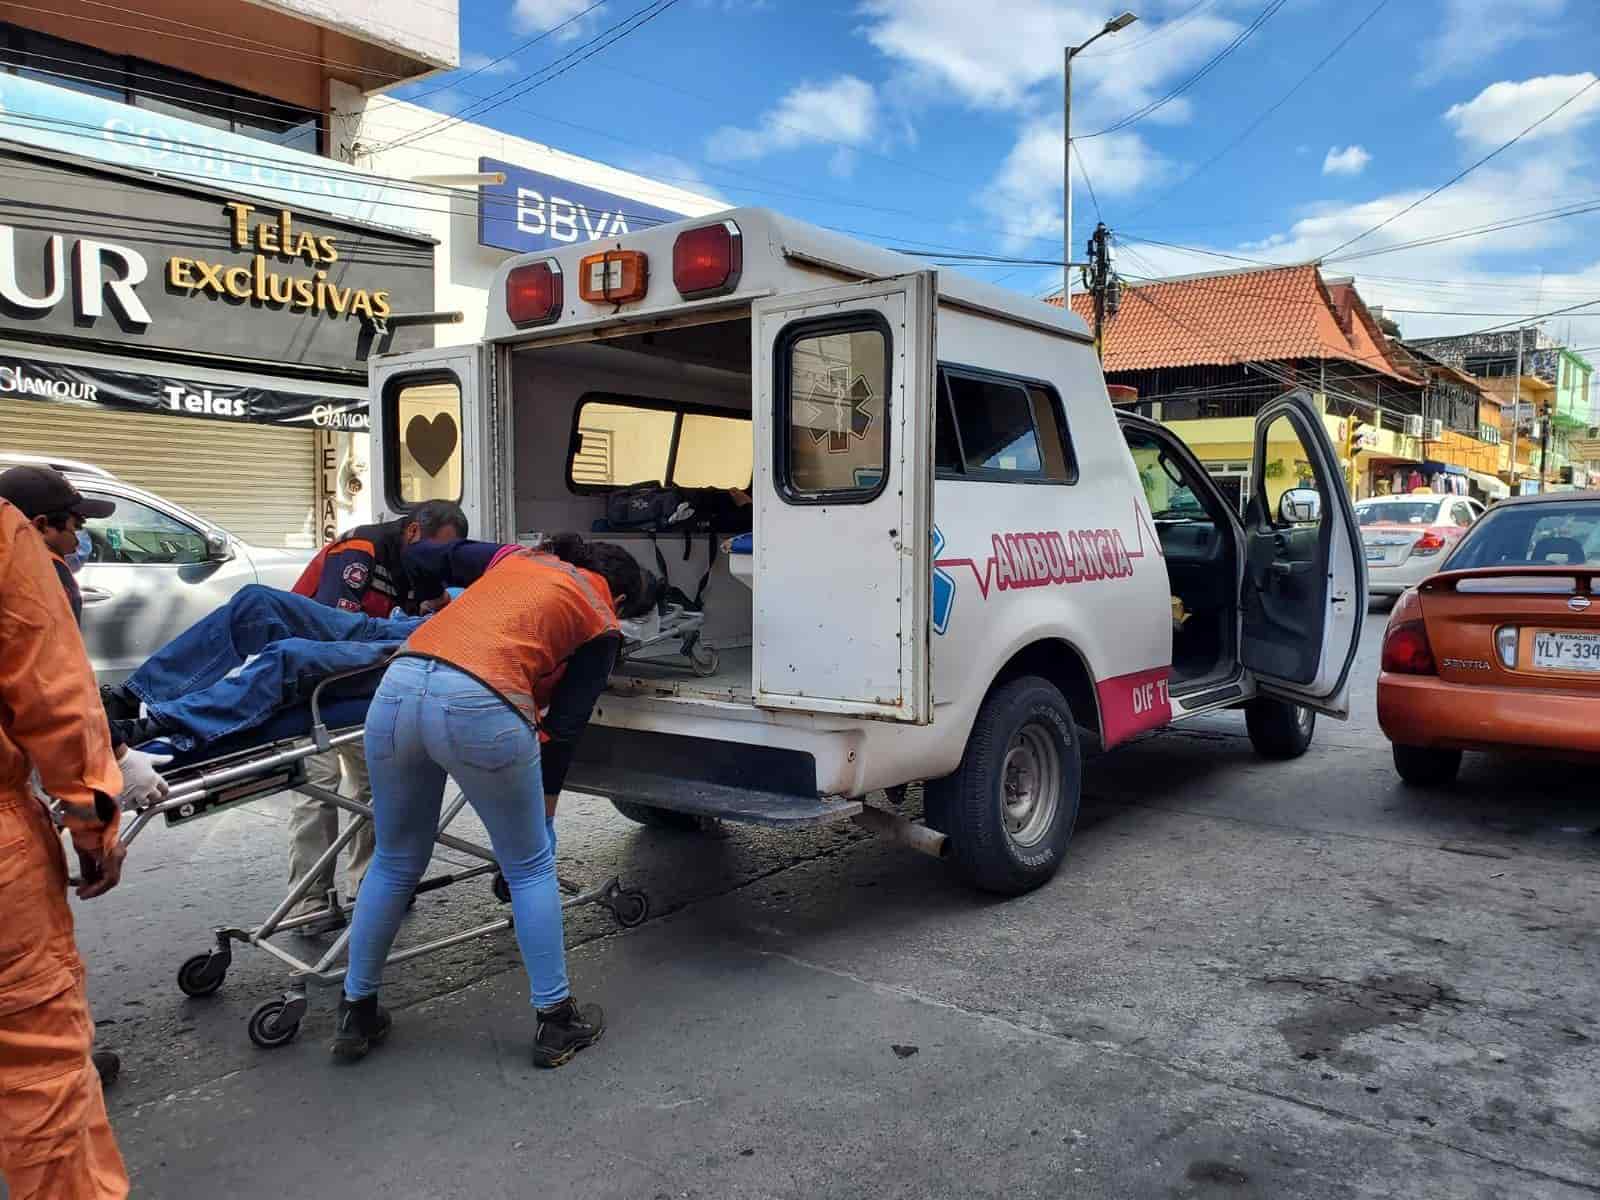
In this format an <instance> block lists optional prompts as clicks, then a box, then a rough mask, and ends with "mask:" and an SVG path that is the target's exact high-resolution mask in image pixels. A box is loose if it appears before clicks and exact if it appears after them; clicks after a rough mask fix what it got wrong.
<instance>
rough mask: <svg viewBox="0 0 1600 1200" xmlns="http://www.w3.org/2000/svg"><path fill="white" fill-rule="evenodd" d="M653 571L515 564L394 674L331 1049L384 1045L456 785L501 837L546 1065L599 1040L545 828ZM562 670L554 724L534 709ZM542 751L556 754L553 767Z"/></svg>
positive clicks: (472, 592)
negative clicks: (449, 785) (395, 955)
mask: <svg viewBox="0 0 1600 1200" xmlns="http://www.w3.org/2000/svg"><path fill="white" fill-rule="evenodd" d="M647 590H648V589H647V587H646V584H645V580H644V572H643V571H642V570H641V569H640V567H639V564H638V563H637V562H635V561H634V559H633V558H632V556H630V555H629V554H628V553H627V552H626V551H624V550H622V549H620V548H618V547H616V546H611V545H607V544H605V543H594V544H590V543H586V542H585V541H584V540H583V539H582V538H580V537H578V536H577V535H576V534H563V535H561V536H559V537H557V538H555V539H554V540H553V541H552V542H551V543H550V545H549V548H548V550H545V551H535V550H511V551H509V552H507V553H504V554H502V555H501V556H500V557H499V559H498V561H496V562H495V563H494V564H493V566H492V567H490V568H489V569H488V570H487V571H485V572H484V573H483V575H482V577H481V578H480V579H478V581H477V582H475V583H473V584H472V585H471V586H470V587H468V588H467V590H466V591H465V592H463V593H462V594H461V595H460V597H458V598H457V599H455V600H453V601H451V603H450V604H449V606H448V607H447V608H445V609H443V610H442V611H441V612H440V613H439V614H438V615H437V616H435V617H432V618H431V619H429V620H428V621H427V622H426V623H425V624H424V625H423V626H422V627H421V628H420V629H418V630H417V632H416V633H414V634H412V635H411V639H410V640H409V641H408V642H407V643H406V645H405V649H404V650H402V651H401V656H400V657H399V658H397V659H396V660H395V662H394V664H393V665H392V666H390V668H389V670H388V672H387V674H385V676H384V679H383V683H382V684H380V685H379V687H378V694H377V696H376V697H374V698H373V701H372V707H371V709H370V710H369V711H368V714H367V761H368V764H369V767H370V769H371V772H372V784H373V822H374V824H375V826H376V827H377V841H378V849H377V853H376V855H374V857H373V860H372V870H371V872H370V873H369V874H368V877H367V881H366V884H365V886H363V887H362V889H361V891H360V892H359V893H358V895H357V896H356V912H355V919H354V921H353V922H352V924H351V932H350V965H349V971H348V973H347V974H346V976H345V983H344V997H343V998H342V999H341V1001H340V1003H339V1021H338V1027H337V1032H336V1036H335V1039H334V1042H333V1046H332V1049H333V1052H334V1054H335V1055H338V1056H339V1057H341V1058H360V1057H361V1056H362V1055H364V1054H366V1052H367V1050H368V1049H369V1048H370V1047H371V1046H372V1045H373V1044H374V1043H376V1042H379V1041H381V1040H383V1038H384V1037H385V1036H387V1034H388V1032H389V1027H390V1019H389V1014H388V1013H387V1012H386V1011H385V1010H384V1009H382V1008H380V1007H379V1006H378V995H377V993H378V982H379V976H380V974H381V972H382V970H383V964H384V960H385V959H386V958H387V957H388V953H389V947H390V945H391V944H392V943H393V941H394V936H395V931H396V930H397V929H398V928H399V925H400V919H401V917H402V915H403V914H404V912H405V909H406V904H407V902H408V901H409V900H410V898H411V894H412V891H413V889H414V888H415V887H416V885H417V882H418V881H419V880H420V879H421V878H422V873H423V871H424V870H425V869H426V867H427V865H428V859H429V857H430V856H431V854H432V849H433V838H434V832H435V830H436V829H437V827H438V822H439V809H440V805H441V803H442V800H443V796H444V785H445V777H446V776H447V775H448V776H449V777H450V778H452V779H454V780H455V781H456V783H457V784H458V785H459V786H460V788H461V791H462V793H463V794H464V795H465V796H466V798H467V800H468V801H469V802H470V803H471V805H472V807H473V809H474V810H475V811H476V812H477V814H478V816H479V818H480V819H481V820H482V821H483V824H484V826H485V828H486V829H487V830H488V832H489V841H490V844H491V845H492V846H493V847H494V853H495V858H496V859H497V860H498V861H499V863H500V870H501V873H502V874H503V875H504V877H505V880H506V883H507V884H508V885H509V887H510V890H511V908H512V913H513V917H514V921H515V927H516V932H517V943H518V945H519V947H520V948H521V951H522V961H523V966H524V967H525V968H526V970H527V973H528V979H529V983H530V985H531V991H532V997H531V998H532V1002H533V1005H534V1008H535V1010H536V1021H537V1028H536V1032H535V1034H534V1047H533V1061H534V1065H535V1066H540V1067H559V1066H561V1065H562V1064H563V1063H565V1062H567V1061H568V1060H569V1059H570V1058H571V1057H572V1056H573V1055H574V1054H576V1053H577V1052H578V1051H579V1050H581V1049H583V1048H584V1047H585V1046H590V1045H592V1044H594V1043H595V1042H596V1041H598V1040H599V1038H600V1035H601V1033H602V1031H603V1030H604V1027H605V1018H604V1015H603V1014H602V1012H601V1011H600V1009H599V1007H598V1006H596V1005H584V1006H583V1007H581V1008H580V1007H579V1006H578V1004H577V1002H576V1001H575V1000H574V999H573V998H572V994H571V992H570V990H569V989H568V986H567V974H566V960H565V951H564V948H563V945H562V929H561V894H560V891H559V890H558V888H557V884H556V873H555V854H554V851H553V849H552V847H551V844H550V838H549V835H548V832H547V830H546V826H545V822H544V819H543V818H544V812H545V807H546V804H547V803H548V800H549V798H552V797H554V796H556V795H559V793H560V791H561V785H562V782H563V780H564V779H565V778H566V774H567V767H568V765H569V764H570V762H571V760H572V754H573V750H574V748H575V745H576V742H577V739H578V737H579V735H580V734H581V733H582V732H583V728H584V726H585V725H586V724H587V723H588V720H589V715H590V713H591V711H592V710H593V708H594V704H595V701H596V700H597V699H598V698H599V696H600V692H601V691H602V690H603V689H604V687H605V684H606V678H607V677H608V676H609V675H610V673H611V665H612V662H613V661H614V659H615V657H616V653H617V647H618V644H619V643H620V641H621V634H620V631H619V629H618V625H617V618H618V616H619V615H620V616H624V617H628V616H633V615H636V614H637V613H638V611H639V609H640V607H641V605H642V604H648V601H647V600H644V599H643V597H645V595H646V593H647ZM563 666H564V667H565V670H564V672H563V673H562V676H561V681H560V683H558V684H557V685H556V686H555V688H554V691H553V693H552V694H551V698H550V707H549V711H548V712H547V714H546V715H545V716H544V717H543V718H542V719H541V718H539V717H538V715H537V714H536V712H535V704H536V701H535V699H534V697H535V696H537V695H539V694H540V693H541V691H543V690H544V686H543V685H544V684H545V683H546V681H547V680H548V679H549V678H550V677H551V676H553V675H554V674H555V673H556V672H557V671H559V670H561V669H562V668H563ZM541 743H543V749H542V756H543V763H542V764H541V761H540V758H541Z"/></svg>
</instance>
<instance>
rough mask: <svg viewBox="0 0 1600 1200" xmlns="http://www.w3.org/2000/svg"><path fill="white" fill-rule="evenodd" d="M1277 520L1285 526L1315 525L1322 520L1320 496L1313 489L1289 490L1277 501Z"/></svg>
mask: <svg viewBox="0 0 1600 1200" xmlns="http://www.w3.org/2000/svg"><path fill="white" fill-rule="evenodd" d="M1278 519H1279V520H1280V521H1282V522H1283V523H1284V524H1285V525H1315V524H1316V523H1317V522H1318V521H1320V520H1322V494H1321V493H1320V492H1318V491H1317V490H1316V489H1315V488H1290V489H1289V490H1288V491H1287V492H1285V493H1284V494H1283V498H1282V499H1280V500H1279V501H1278Z"/></svg>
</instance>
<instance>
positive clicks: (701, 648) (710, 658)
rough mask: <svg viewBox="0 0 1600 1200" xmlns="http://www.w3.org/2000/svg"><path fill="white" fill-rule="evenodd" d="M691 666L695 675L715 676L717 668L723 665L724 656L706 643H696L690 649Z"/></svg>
mask: <svg viewBox="0 0 1600 1200" xmlns="http://www.w3.org/2000/svg"><path fill="white" fill-rule="evenodd" d="M688 653H689V666H690V667H692V668H693V669H694V673H695V674H696V675H700V676H702V677H703V676H707V675H715V674H716V673H717V668H718V667H720V666H721V665H722V655H720V654H718V653H717V652H716V651H715V650H713V649H712V648H711V647H710V646H708V645H706V644H705V643H704V642H696V643H695V644H694V645H693V646H691V647H689V651H688Z"/></svg>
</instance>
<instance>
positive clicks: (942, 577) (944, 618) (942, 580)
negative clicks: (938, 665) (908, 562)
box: [933, 525, 956, 637]
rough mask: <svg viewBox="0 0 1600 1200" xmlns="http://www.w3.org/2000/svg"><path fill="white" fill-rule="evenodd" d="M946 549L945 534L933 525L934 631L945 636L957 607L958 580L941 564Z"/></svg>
mask: <svg viewBox="0 0 1600 1200" xmlns="http://www.w3.org/2000/svg"><path fill="white" fill-rule="evenodd" d="M943 551H944V534H942V533H940V532H939V527H938V526H937V525H935V526H934V527H933V559H934V563H933V631H934V632H935V633H937V634H939V635H940V636H941V637H942V636H944V631H945V630H946V629H949V628H950V614H951V613H953V612H954V611H955V607H956V581H955V580H954V579H953V578H951V576H950V572H949V571H946V570H945V569H944V568H943V567H941V566H940V565H939V555H940V554H941V553H942V552H943Z"/></svg>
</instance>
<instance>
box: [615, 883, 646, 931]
mask: <svg viewBox="0 0 1600 1200" xmlns="http://www.w3.org/2000/svg"><path fill="white" fill-rule="evenodd" d="M607 907H608V908H610V909H611V915H612V916H613V917H615V918H616V922H617V924H618V925H621V926H622V927H623V928H624V929H632V928H634V926H636V925H643V924H644V923H645V922H646V921H647V920H649V919H650V897H648V896H646V895H645V894H644V893H643V892H637V891H629V892H618V893H617V894H616V895H615V896H613V897H612V898H611V903H610V904H608V905H607Z"/></svg>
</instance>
